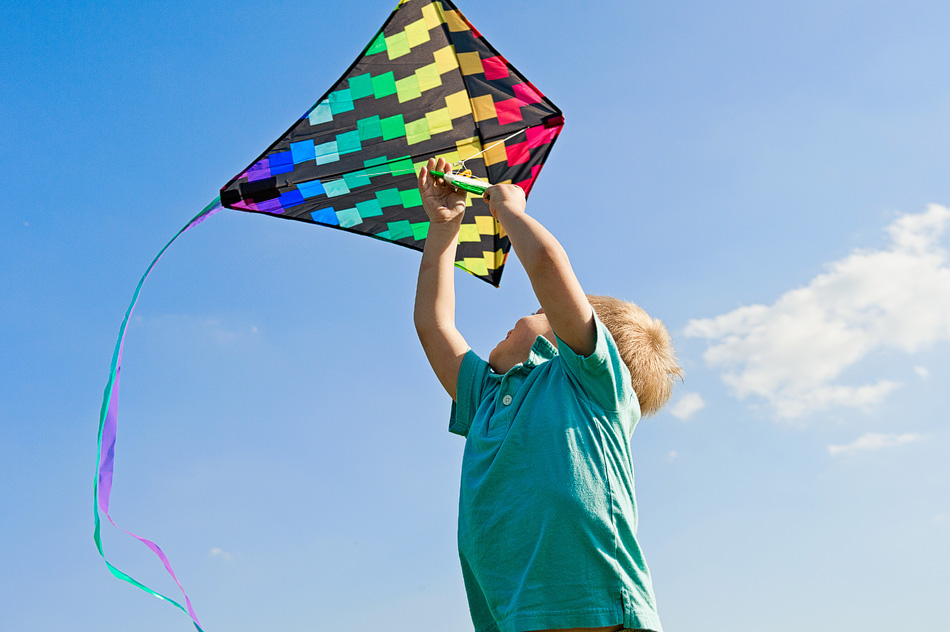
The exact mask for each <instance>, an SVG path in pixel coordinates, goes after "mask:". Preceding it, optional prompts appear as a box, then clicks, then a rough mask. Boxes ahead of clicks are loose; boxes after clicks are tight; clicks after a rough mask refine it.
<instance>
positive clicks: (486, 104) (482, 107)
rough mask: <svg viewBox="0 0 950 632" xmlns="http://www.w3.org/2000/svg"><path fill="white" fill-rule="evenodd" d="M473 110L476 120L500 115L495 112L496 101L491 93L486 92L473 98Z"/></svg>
mask: <svg viewBox="0 0 950 632" xmlns="http://www.w3.org/2000/svg"><path fill="white" fill-rule="evenodd" d="M472 112H473V113H474V114H475V120H476V121H485V120H488V119H493V118H495V117H496V116H498V114H497V113H495V102H494V101H493V100H492V98H491V95H490V94H485V95H482V96H480V97H475V98H474V99H472Z"/></svg>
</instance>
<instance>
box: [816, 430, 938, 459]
mask: <svg viewBox="0 0 950 632" xmlns="http://www.w3.org/2000/svg"><path fill="white" fill-rule="evenodd" d="M920 439H922V437H921V436H920V435H919V434H915V433H905V434H882V433H877V432H870V433H868V434H866V435H863V436H861V437H859V438H858V439H857V440H856V441H854V442H852V443H848V444H846V445H829V446H828V454H830V455H831V456H837V455H842V454H854V453H855V452H874V451H876V450H883V449H885V448H896V447H897V446H900V445H904V444H907V443H913V442H914V441H920Z"/></svg>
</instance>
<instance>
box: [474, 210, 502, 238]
mask: <svg viewBox="0 0 950 632" xmlns="http://www.w3.org/2000/svg"><path fill="white" fill-rule="evenodd" d="M497 225H498V224H497V222H496V221H495V218H494V217H492V216H491V215H476V216H475V226H477V227H478V232H479V234H481V235H494V234H495V233H496V232H498V231H497V229H496V226H497Z"/></svg>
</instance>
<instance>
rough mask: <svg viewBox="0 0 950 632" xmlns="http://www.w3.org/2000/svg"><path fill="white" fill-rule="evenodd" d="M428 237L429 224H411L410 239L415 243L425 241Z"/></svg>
mask: <svg viewBox="0 0 950 632" xmlns="http://www.w3.org/2000/svg"><path fill="white" fill-rule="evenodd" d="M428 235H429V222H416V223H415V224H412V238H413V239H415V240H416V241H419V240H420V239H425V238H426V237H427V236H428Z"/></svg>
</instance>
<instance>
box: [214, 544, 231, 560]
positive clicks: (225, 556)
mask: <svg viewBox="0 0 950 632" xmlns="http://www.w3.org/2000/svg"><path fill="white" fill-rule="evenodd" d="M208 555H210V556H211V557H216V558H218V559H222V560H225V561H227V562H230V561H231V554H230V553H228V552H227V551H225V550H224V549H222V548H219V547H214V548H213V549H211V550H210V551H208Z"/></svg>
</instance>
